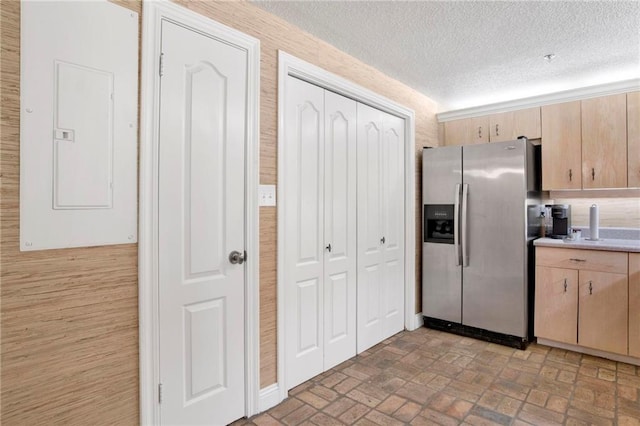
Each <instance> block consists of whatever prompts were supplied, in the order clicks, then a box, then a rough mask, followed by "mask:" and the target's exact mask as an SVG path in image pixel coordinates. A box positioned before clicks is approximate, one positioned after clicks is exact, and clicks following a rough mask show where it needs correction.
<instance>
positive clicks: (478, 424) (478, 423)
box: [463, 414, 500, 426]
mask: <svg viewBox="0 0 640 426" xmlns="http://www.w3.org/2000/svg"><path fill="white" fill-rule="evenodd" d="M463 424H465V425H473V426H500V423H497V422H494V421H491V420H489V419H485V418H484V417H481V416H478V415H476V414H469V415H468V416H467V418H466V419H464V423H463Z"/></svg>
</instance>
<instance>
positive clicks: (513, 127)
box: [489, 107, 541, 142]
mask: <svg viewBox="0 0 640 426" xmlns="http://www.w3.org/2000/svg"><path fill="white" fill-rule="evenodd" d="M518 136H526V137H527V138H528V139H540V137H541V132H540V107H536V108H528V109H521V110H518V111H508V112H503V113H499V114H491V115H490V116H489V140H490V141H491V142H502V141H512V140H514V139H516V138H517V137H518Z"/></svg>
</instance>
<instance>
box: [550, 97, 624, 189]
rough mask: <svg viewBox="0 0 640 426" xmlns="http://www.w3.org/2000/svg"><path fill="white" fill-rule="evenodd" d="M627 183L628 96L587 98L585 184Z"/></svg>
mask: <svg viewBox="0 0 640 426" xmlns="http://www.w3.org/2000/svg"><path fill="white" fill-rule="evenodd" d="M543 143H544V141H543ZM626 186H627V95H626V94H624V93H623V94H619V95H611V96H603V97H599V98H593V99H585V100H583V101H582V187H583V188H585V189H588V188H624V187H626Z"/></svg>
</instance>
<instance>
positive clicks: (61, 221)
mask: <svg viewBox="0 0 640 426" xmlns="http://www.w3.org/2000/svg"><path fill="white" fill-rule="evenodd" d="M21 19H22V22H21V51H20V54H21V70H20V72H21V75H20V97H21V105H20V249H21V250H42V249H53V248H65V247H85V246H98V245H106V244H122V243H134V242H136V241H137V222H138V220H137V202H138V201H137V152H138V150H137V133H138V129H137V122H138V117H137V110H138V14H137V13H135V12H132V11H131V10H128V9H126V8H124V7H122V6H118V5H116V4H114V3H111V2H108V1H106V0H99V1H89V2H69V1H24V0H23V1H22V7H21Z"/></svg>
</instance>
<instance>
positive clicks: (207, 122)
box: [158, 21, 247, 425]
mask: <svg viewBox="0 0 640 426" xmlns="http://www.w3.org/2000/svg"><path fill="white" fill-rule="evenodd" d="M162 52H163V60H164V73H163V76H162V78H161V90H160V93H161V94H160V100H161V109H160V141H159V187H158V192H159V194H158V195H159V197H158V198H159V217H158V220H159V229H158V232H159V237H158V238H159V253H158V256H159V259H158V263H159V318H160V380H161V383H162V401H161V404H160V413H161V421H162V424H167V425H178V424H179V425H190V424H208V425H211V424H227V423H229V422H231V421H233V420H236V419H238V418H240V417H242V416H243V415H244V405H245V404H244V399H245V392H244V382H245V381H244V374H245V373H244V364H245V363H244V361H245V359H244V358H245V356H244V353H245V350H244V345H245V344H244V340H245V339H244V334H245V324H244V318H245V313H244V287H245V282H244V281H245V279H244V276H245V272H244V264H232V263H231V262H230V257H229V254H230V252H232V251H234V250H237V251H238V252H239V253H243V252H244V244H245V236H244V233H245V231H244V230H245V224H244V216H245V213H244V212H245V206H244V197H245V183H244V167H245V164H244V156H245V152H244V150H245V137H246V112H247V108H246V107H247V105H246V94H247V93H246V90H247V89H246V87H247V73H246V70H247V56H246V52H245V51H243V50H241V49H239V48H235V47H233V46H231V45H229V44H226V43H223V42H221V41H219V40H216V39H214V38H211V37H208V36H206V35H204V34H202V33H201V32H196V31H192V30H190V29H188V28H186V27H184V26H178V25H176V24H173V23H170V22H167V21H163V23H162Z"/></svg>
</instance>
